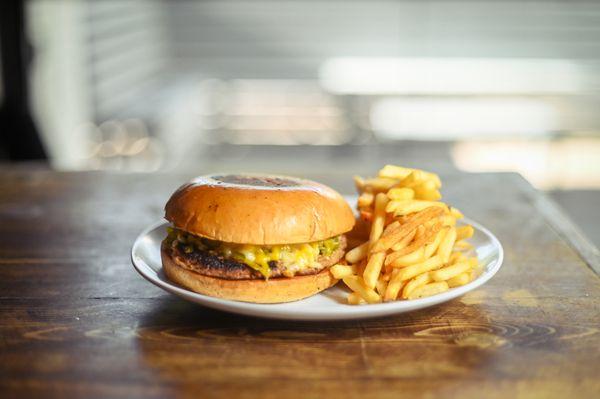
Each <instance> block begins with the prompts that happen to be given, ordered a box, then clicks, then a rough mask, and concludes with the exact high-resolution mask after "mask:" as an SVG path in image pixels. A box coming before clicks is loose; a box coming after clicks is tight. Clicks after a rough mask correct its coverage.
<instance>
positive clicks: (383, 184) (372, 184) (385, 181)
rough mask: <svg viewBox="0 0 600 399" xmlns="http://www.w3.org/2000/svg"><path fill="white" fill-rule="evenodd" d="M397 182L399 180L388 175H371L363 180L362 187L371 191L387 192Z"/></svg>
mask: <svg viewBox="0 0 600 399" xmlns="http://www.w3.org/2000/svg"><path fill="white" fill-rule="evenodd" d="M399 182H400V181H399V180H397V179H392V178H389V177H373V178H371V179H366V180H364V187H365V188H367V187H368V188H370V191H371V192H373V193H381V192H387V191H388V190H389V189H390V188H392V187H394V186H395V185H396V184H398V183H399Z"/></svg>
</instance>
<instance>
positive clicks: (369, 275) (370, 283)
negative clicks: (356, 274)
mask: <svg viewBox="0 0 600 399" xmlns="http://www.w3.org/2000/svg"><path fill="white" fill-rule="evenodd" d="M384 259H385V252H376V253H374V254H371V256H370V257H369V260H368V262H367V267H365V271H364V273H363V278H364V280H365V285H366V286H367V287H369V288H375V285H376V284H377V278H378V277H379V273H381V267H382V266H383V260H384Z"/></svg>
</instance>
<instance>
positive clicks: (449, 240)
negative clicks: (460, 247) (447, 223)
mask: <svg viewBox="0 0 600 399" xmlns="http://www.w3.org/2000/svg"><path fill="white" fill-rule="evenodd" d="M455 241H456V229H455V228H454V227H449V228H448V230H447V231H446V234H444V239H443V240H442V242H441V243H440V246H439V248H438V250H437V254H438V256H439V257H440V259H441V260H442V263H448V261H449V260H450V254H451V253H452V247H453V246H454V242H455Z"/></svg>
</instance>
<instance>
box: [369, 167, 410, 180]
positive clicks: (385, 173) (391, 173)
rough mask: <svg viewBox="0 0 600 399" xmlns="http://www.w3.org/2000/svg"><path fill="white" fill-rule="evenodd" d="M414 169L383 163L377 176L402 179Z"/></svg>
mask: <svg viewBox="0 0 600 399" xmlns="http://www.w3.org/2000/svg"><path fill="white" fill-rule="evenodd" d="M413 170H414V169H410V168H404V167H402V166H396V165H385V166H384V167H383V168H382V169H381V170H380V171H379V173H378V176H379V177H391V178H393V179H404V178H406V176H408V175H410V174H411V173H412V172H413Z"/></svg>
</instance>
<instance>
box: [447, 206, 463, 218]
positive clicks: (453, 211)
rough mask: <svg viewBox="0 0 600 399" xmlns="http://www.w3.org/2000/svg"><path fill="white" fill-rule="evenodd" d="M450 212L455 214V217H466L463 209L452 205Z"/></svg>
mask: <svg viewBox="0 0 600 399" xmlns="http://www.w3.org/2000/svg"><path fill="white" fill-rule="evenodd" d="M450 214H451V215H452V216H454V218H455V219H462V218H464V217H465V215H463V214H462V212H461V211H459V210H458V209H456V208H454V207H450Z"/></svg>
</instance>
